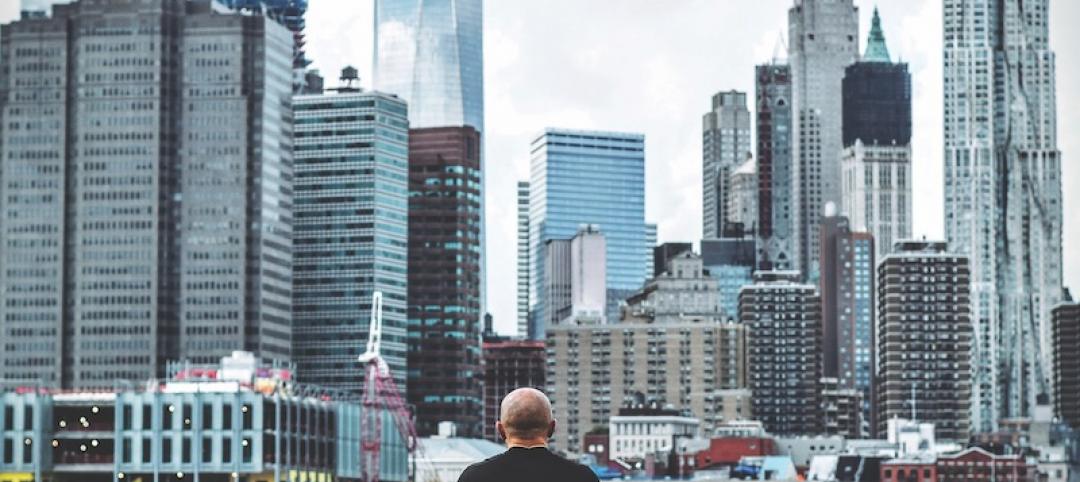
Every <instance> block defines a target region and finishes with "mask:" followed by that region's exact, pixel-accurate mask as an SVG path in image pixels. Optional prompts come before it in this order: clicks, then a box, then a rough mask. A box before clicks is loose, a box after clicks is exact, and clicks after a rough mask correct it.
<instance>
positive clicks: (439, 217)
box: [407, 127, 483, 437]
mask: <svg viewBox="0 0 1080 482" xmlns="http://www.w3.org/2000/svg"><path fill="white" fill-rule="evenodd" d="M408 152H409V214H408V218H409V233H408V234H409V265H408V271H409V287H408V292H409V305H408V323H409V335H408V344H409V348H408V350H409V354H408V366H409V372H408V373H409V376H408V388H407V394H408V395H407V399H408V402H409V403H410V404H413V405H414V406H415V407H416V412H415V413H416V416H417V418H416V428H417V431H418V432H419V433H420V434H421V435H426V434H433V433H436V428H437V425H438V423H439V422H443V421H450V422H454V423H456V424H457V430H458V433H459V434H461V435H462V436H465V437H478V436H480V434H481V433H482V432H483V431H482V429H481V427H480V422H481V419H482V415H483V408H482V402H483V400H482V396H483V393H482V391H481V386H480V385H481V381H482V380H481V377H482V376H483V372H482V370H481V360H480V335H481V333H482V331H483V327H482V326H481V313H480V309H481V308H480V273H479V272H480V223H479V221H480V134H479V133H478V132H477V131H476V129H473V128H472V127H433V128H427V129H412V130H410V131H409V151H408Z"/></svg>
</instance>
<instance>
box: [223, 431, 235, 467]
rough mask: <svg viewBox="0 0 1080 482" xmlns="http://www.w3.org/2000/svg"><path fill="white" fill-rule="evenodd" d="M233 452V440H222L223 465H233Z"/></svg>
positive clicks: (226, 438)
mask: <svg viewBox="0 0 1080 482" xmlns="http://www.w3.org/2000/svg"><path fill="white" fill-rule="evenodd" d="M232 452H233V446H232V438H230V437H225V438H223V439H221V463H223V464H231V463H232Z"/></svg>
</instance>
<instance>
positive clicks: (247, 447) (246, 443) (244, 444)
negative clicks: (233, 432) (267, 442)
mask: <svg viewBox="0 0 1080 482" xmlns="http://www.w3.org/2000/svg"><path fill="white" fill-rule="evenodd" d="M240 448H241V449H242V451H243V458H242V459H241V460H242V461H243V462H244V463H245V464H250V463H251V439H247V438H246V439H243V440H241V441H240Z"/></svg>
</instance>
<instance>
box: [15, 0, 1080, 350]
mask: <svg viewBox="0 0 1080 482" xmlns="http://www.w3.org/2000/svg"><path fill="white" fill-rule="evenodd" d="M792 3H793V0H754V1H746V0H664V1H661V0H542V1H536V0H488V1H487V2H486V5H485V11H484V15H485V20H484V23H485V31H484V50H485V90H486V99H485V101H486V106H487V111H486V119H485V122H486V124H487V132H485V136H486V143H487V144H486V147H487V153H486V154H487V157H486V159H485V162H486V169H487V171H486V172H487V176H488V177H487V207H488V213H487V219H488V221H487V222H488V255H489V261H488V288H489V289H488V303H489V308H490V310H491V311H492V313H493V314H494V315H495V320H496V328H498V329H499V330H500V331H504V332H506V331H509V330H512V329H513V327H514V324H515V323H516V320H515V319H514V318H515V316H516V315H515V304H516V298H515V296H516V292H515V288H514V287H515V282H516V276H517V275H516V272H515V269H516V268H515V267H516V264H515V260H514V258H515V256H516V238H515V236H516V226H515V223H516V220H517V217H516V212H515V209H516V202H515V187H516V186H515V183H516V182H517V181H518V180H519V179H525V178H526V176H527V175H528V163H529V160H528V145H529V140H530V136H531V135H532V134H534V133H536V132H539V131H540V130H541V129H543V128H544V127H547V126H552V127H570V128H580V129H601V130H619V131H633V132H641V133H644V134H645V135H646V175H647V179H646V186H647V187H646V190H647V192H646V218H647V219H648V220H649V221H654V222H657V223H659V226H660V232H659V238H660V241H661V242H664V241H697V240H699V239H700V237H701V182H700V180H699V179H700V176H701V116H702V114H703V113H704V112H705V111H706V109H708V107H709V99H710V97H711V96H712V94H713V93H715V92H717V91H720V90H728V89H739V90H743V91H746V92H749V93H751V95H752V93H753V87H754V86H753V68H754V65H755V64H758V63H762V62H767V61H768V60H770V59H771V58H772V57H773V54H774V52H776V51H777V48H776V46H777V42H778V41H779V39H780V36H781V34H783V35H784V36H785V37H786V34H787V9H788V7H789V6H791V5H792ZM941 3H942V2H941V0H879V1H878V2H877V3H876V5H877V6H878V7H879V8H880V9H881V16H882V22H883V26H884V29H885V37H886V39H887V41H888V45H889V51H890V53H892V55H893V58H894V59H896V58H897V57H899V58H901V59H903V60H904V61H906V62H909V63H910V69H911V72H912V84H913V88H914V94H915V98H914V104H915V105H914V110H915V117H914V126H913V127H914V139H913V145H914V151H915V159H914V161H913V162H914V167H913V169H914V179H915V187H914V189H915V214H914V231H915V234H916V235H919V236H922V235H925V236H928V237H932V238H941V237H943V236H944V227H943V226H942V219H943V217H942V209H943V205H944V203H943V194H942V190H943V188H942V169H943V167H942V163H941V162H942V154H941V153H942V132H941V131H942V128H941V118H942V112H941V110H942V107H941V103H942V101H941V89H942V87H941V86H942V78H941V10H942V7H941ZM856 4H857V5H859V7H860V32H859V36H860V45H861V46H865V41H866V38H865V36H866V30H867V28H868V27H869V24H870V15H871V13H872V11H873V7H874V5H875V3H872V2H869V1H861V0H856ZM16 8H17V7H16V1H15V0H0V20H3V21H4V22H6V21H9V20H10V19H13V18H15V17H16ZM1051 14H1052V15H1053V19H1052V21H1051V24H1050V27H1051V36H1050V38H1051V44H1052V47H1053V49H1054V50H1055V51H1056V53H1057V67H1058V68H1057V85H1058V135H1059V148H1060V149H1061V150H1062V152H1063V160H1064V162H1063V169H1064V172H1063V179H1064V191H1065V202H1064V206H1065V241H1064V246H1065V258H1064V266H1065V280H1066V284H1067V285H1069V286H1073V287H1074V291H1076V290H1077V289H1080V249H1077V246H1078V243H1080V161H1078V159H1080V139H1078V136H1077V134H1080V93H1078V92H1077V90H1078V88H1076V87H1080V32H1078V31H1077V30H1076V29H1075V28H1074V25H1071V24H1074V23H1075V20H1076V19H1078V18H1080V2H1078V1H1075V0H1051ZM1070 20H1071V22H1070ZM372 30H373V28H372V0H310V6H309V11H308V16H307V38H308V49H307V50H308V57H309V58H311V59H313V60H314V65H313V66H314V67H316V68H319V69H321V70H322V71H323V73H324V75H326V77H328V83H330V84H333V83H334V80H332V79H335V78H336V77H337V72H338V71H339V70H340V68H341V67H342V66H344V65H346V64H351V65H354V66H356V67H357V68H359V69H360V75H361V78H362V83H363V84H364V85H370V81H371V56H372V55H371V54H372ZM860 48H862V47H860ZM1072 86H1076V87H1074V88H1070V87H1072ZM750 107H751V109H752V108H753V106H752V105H751V106H750Z"/></svg>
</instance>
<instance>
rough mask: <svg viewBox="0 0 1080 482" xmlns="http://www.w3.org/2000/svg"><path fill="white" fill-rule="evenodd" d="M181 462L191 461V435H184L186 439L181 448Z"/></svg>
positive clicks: (187, 462)
mask: <svg viewBox="0 0 1080 482" xmlns="http://www.w3.org/2000/svg"><path fill="white" fill-rule="evenodd" d="M180 463H183V464H190V463H191V437H184V441H183V444H182V445H181V449H180Z"/></svg>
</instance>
